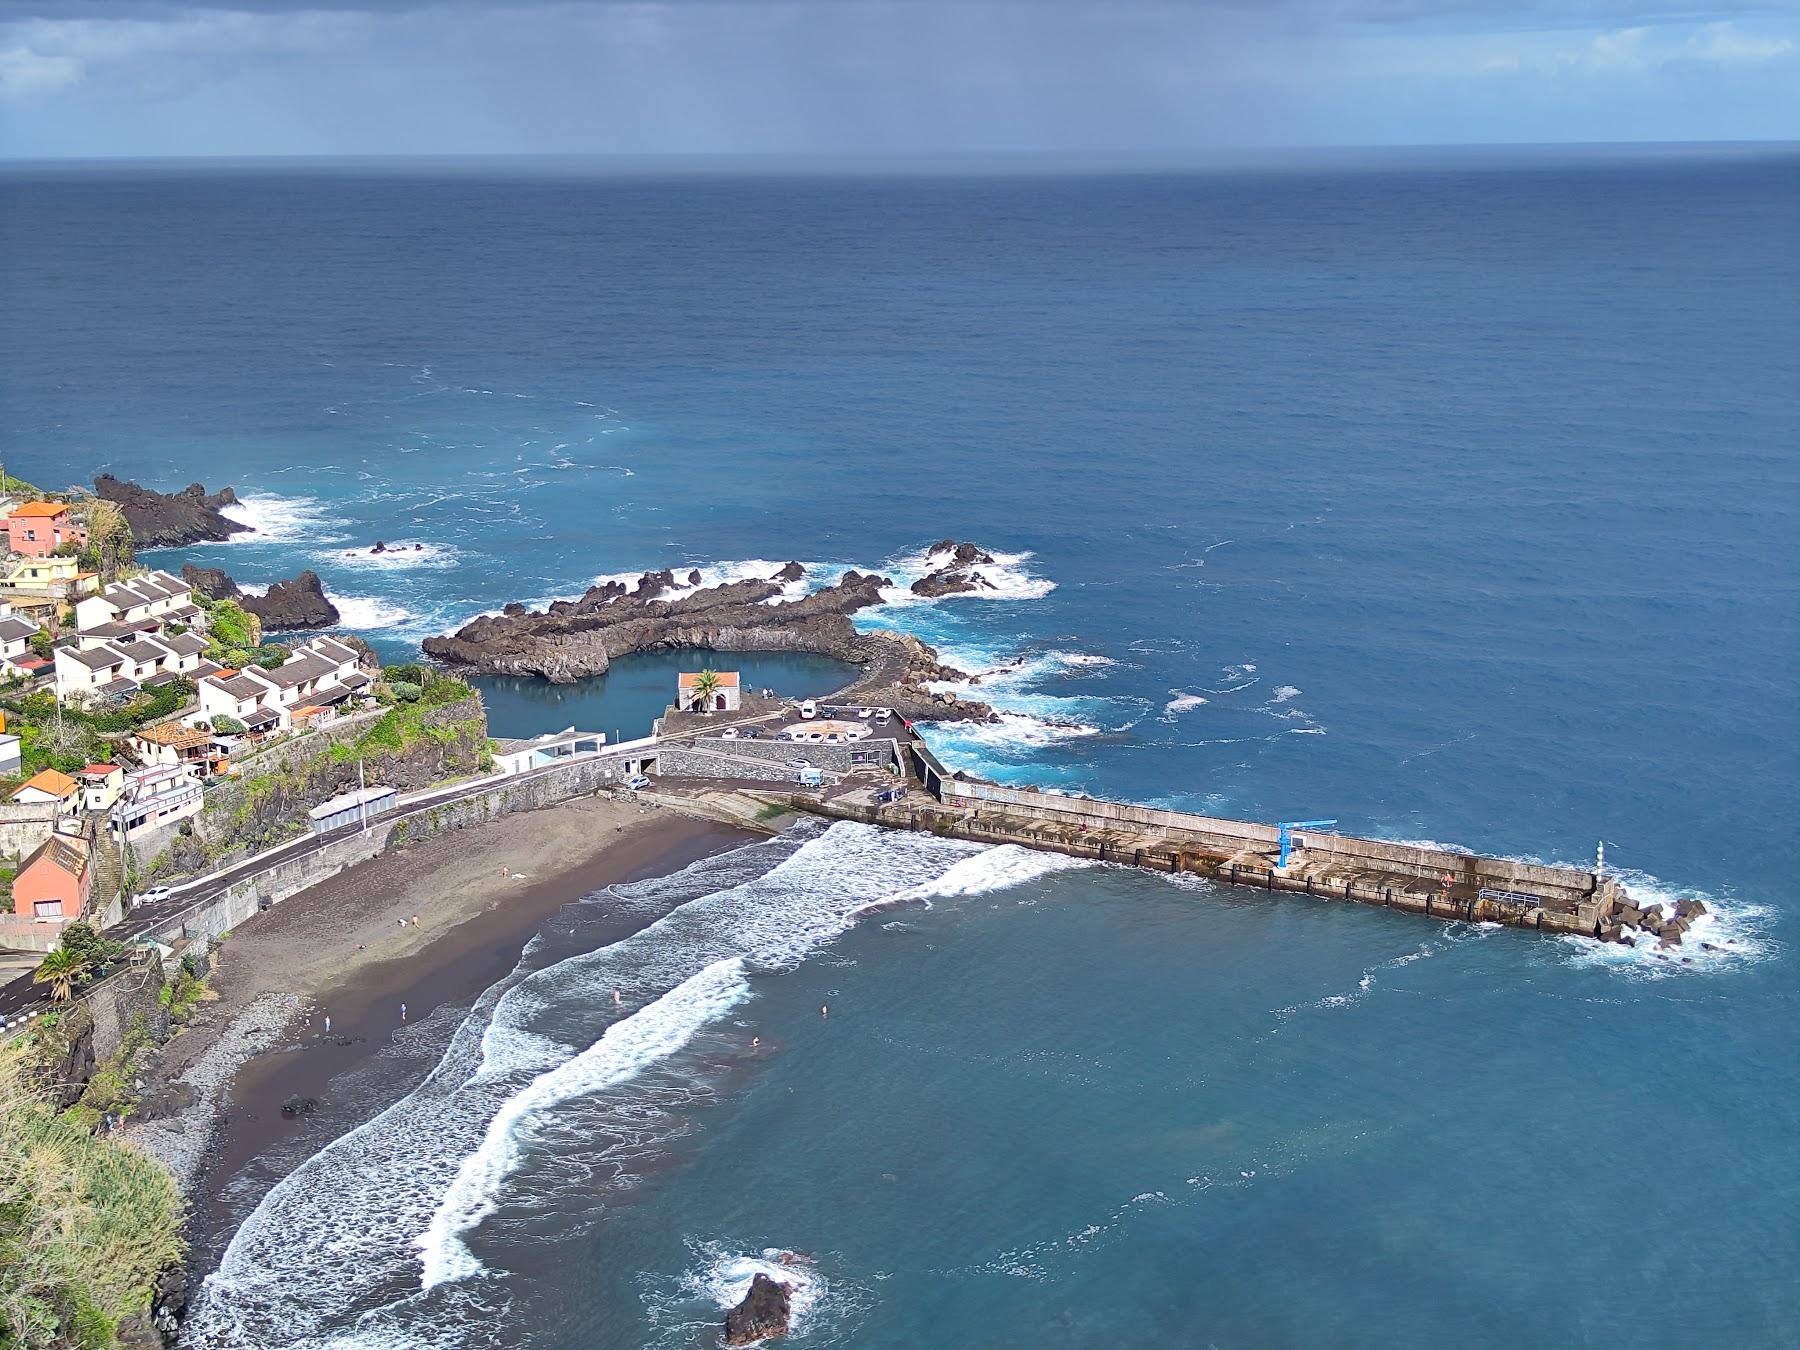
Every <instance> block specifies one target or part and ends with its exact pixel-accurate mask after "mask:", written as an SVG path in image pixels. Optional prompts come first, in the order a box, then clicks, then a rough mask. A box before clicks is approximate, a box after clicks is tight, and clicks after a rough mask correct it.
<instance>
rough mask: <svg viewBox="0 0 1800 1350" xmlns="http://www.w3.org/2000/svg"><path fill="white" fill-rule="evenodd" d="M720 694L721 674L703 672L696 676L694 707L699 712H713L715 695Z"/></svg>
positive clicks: (710, 671)
mask: <svg viewBox="0 0 1800 1350" xmlns="http://www.w3.org/2000/svg"><path fill="white" fill-rule="evenodd" d="M718 692H719V672H718V671H716V670H703V671H701V672H700V673H699V674H698V675H696V676H694V702H693V704H692V707H693V708H694V709H695V710H696V711H698V712H711V711H712V701H713V695H714V694H716V693H718Z"/></svg>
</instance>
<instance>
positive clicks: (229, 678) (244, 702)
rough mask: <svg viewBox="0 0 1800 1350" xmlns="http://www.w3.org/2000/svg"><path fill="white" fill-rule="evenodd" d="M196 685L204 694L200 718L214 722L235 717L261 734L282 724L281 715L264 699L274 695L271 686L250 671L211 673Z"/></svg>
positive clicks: (197, 719) (207, 721)
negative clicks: (226, 673)
mask: <svg viewBox="0 0 1800 1350" xmlns="http://www.w3.org/2000/svg"><path fill="white" fill-rule="evenodd" d="M195 688H196V689H197V690H198V691H199V694H200V711H199V713H198V714H197V715H196V716H195V718H194V720H196V721H203V722H206V723H207V724H209V725H211V724H212V723H213V722H214V721H215V719H217V718H220V717H234V718H236V719H237V720H238V721H240V722H242V723H243V724H244V726H245V728H246V729H247V730H249V731H253V732H257V733H259V734H260V733H264V732H269V731H273V730H275V729H276V728H278V727H280V726H281V725H282V721H281V714H280V713H278V712H276V711H275V709H274V708H272V707H269V706H268V705H267V704H265V703H264V702H263V700H264V699H267V698H270V697H271V693H270V690H269V686H268V685H267V684H266V683H264V682H263V681H261V680H253V679H251V678H250V676H249V675H247V674H242V673H239V674H236V675H208V676H207V677H206V678H205V679H203V680H201V681H200V683H199V684H198V685H196V686H195Z"/></svg>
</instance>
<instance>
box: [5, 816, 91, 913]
mask: <svg viewBox="0 0 1800 1350" xmlns="http://www.w3.org/2000/svg"><path fill="white" fill-rule="evenodd" d="M93 884H94V869H93V868H92V867H90V866H89V865H88V842H87V840H85V839H82V838H79V837H77V836H75V835H68V834H53V835H51V836H50V837H49V838H48V839H46V840H45V841H44V842H43V843H41V844H39V845H38V846H37V848H36V849H34V850H32V853H31V856H30V857H28V858H26V859H25V861H24V862H23V863H22V864H20V866H19V871H18V874H17V875H16V876H14V877H13V913H14V914H17V915H19V916H21V917H23V918H28V919H46V920H48V919H65V920H66V919H78V918H80V917H81V912H82V911H83V910H84V909H86V908H87V901H88V892H89V890H90V889H92V887H93Z"/></svg>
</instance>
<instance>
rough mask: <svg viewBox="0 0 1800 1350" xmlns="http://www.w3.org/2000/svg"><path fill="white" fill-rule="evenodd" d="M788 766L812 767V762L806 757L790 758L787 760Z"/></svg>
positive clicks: (797, 767) (791, 767)
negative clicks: (805, 758)
mask: <svg viewBox="0 0 1800 1350" xmlns="http://www.w3.org/2000/svg"><path fill="white" fill-rule="evenodd" d="M787 767H788V768H790V769H810V768H812V762H811V761H810V760H804V759H790V760H789V761H788V762H787Z"/></svg>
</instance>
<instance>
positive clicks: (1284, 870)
mask: <svg viewBox="0 0 1800 1350" xmlns="http://www.w3.org/2000/svg"><path fill="white" fill-rule="evenodd" d="M881 711H882V710H875V711H874V712H873V713H872V714H871V715H870V716H869V717H865V716H864V712H865V709H864V708H862V707H859V706H856V705H853V704H836V703H834V704H830V705H825V706H817V707H815V708H814V710H813V716H812V717H810V718H807V717H803V716H802V715H801V712H800V710H799V709H798V708H797V707H795V706H794V705H789V704H785V703H782V702H780V701H777V700H758V699H754V698H752V699H749V700H746V701H745V702H744V703H743V704H742V705H740V707H739V708H738V709H737V710H735V711H733V712H731V713H727V714H698V713H694V712H690V711H683V710H681V709H679V708H671V709H670V710H669V712H668V713H666V714H665V716H664V717H663V719H662V721H661V722H659V724H658V727H657V735H656V736H655V737H653V738H652V742H651V743H650V744H649V745H646V746H645V747H644V748H643V749H640V751H639V755H640V760H641V763H642V766H643V767H644V769H645V770H646V772H647V773H649V774H652V775H654V777H655V778H656V779H657V780H659V781H660V782H661V783H663V784H667V785H670V786H676V785H683V784H685V785H687V786H689V787H692V788H713V789H729V790H731V791H734V792H737V793H740V794H744V795H748V796H751V797H754V798H757V799H760V800H763V801H765V802H766V803H768V804H771V805H779V806H784V807H787V808H789V809H791V810H795V811H801V812H806V813H809V814H813V815H818V816H824V817H828V818H831V819H837V820H854V821H861V822H863V823H866V824H870V825H878V826H884V827H887V828H890V829H904V830H917V831H925V832H929V833H931V834H937V835H941V836H944V837H947V838H956V839H966V840H970V841H971V842H975V843H983V844H1017V845H1020V846H1023V847H1025V848H1032V849H1041V850H1045V851H1048V852H1052V853H1062V854H1066V855H1068V856H1071V857H1078V858H1091V859H1094V860H1096V861H1100V862H1108V863H1118V864H1122V865H1127V866H1132V867H1142V868H1147V869H1149V870H1152V871H1158V872H1168V873H1185V874H1189V875H1195V876H1204V877H1208V878H1211V879H1213V880H1215V881H1218V882H1221V883H1223V884H1227V885H1234V886H1244V887H1253V888H1255V889H1257V890H1261V891H1265V892H1271V893H1280V894H1294V895H1308V896H1312V897H1315V898H1317V899H1322V900H1339V901H1350V902H1355V903H1358V904H1365V905H1377V906H1381V907H1383V908H1387V909H1394V910H1399V911H1401V912H1403V913H1408V914H1418V915H1421V916H1425V917H1429V918H1433V919H1440V920H1442V919H1457V920H1464V921H1467V922H1471V923H1498V924H1506V925H1509V926H1512V927H1518V928H1532V929H1538V930H1541V931H1543V932H1546V933H1556V934H1574V935H1578V936H1582V937H1590V938H1595V939H1599V940H1603V941H1613V942H1626V943H1631V944H1633V945H1636V944H1638V943H1640V942H1648V943H1653V944H1655V945H1657V946H1659V947H1662V948H1671V947H1678V946H1680V945H1681V943H1682V940H1683V938H1684V936H1685V935H1686V933H1687V932H1688V930H1689V928H1690V927H1691V926H1692V924H1693V922H1694V920H1695V919H1697V918H1699V917H1700V916H1701V915H1703V914H1705V913H1706V906H1705V905H1704V903H1703V902H1701V901H1699V900H1682V901H1679V902H1677V903H1676V905H1675V906H1674V908H1673V910H1671V911H1665V910H1664V909H1663V907H1662V906H1661V905H1660V904H1647V905H1640V904H1639V903H1637V902H1636V901H1635V900H1634V899H1633V897H1632V896H1631V895H1630V893H1629V892H1628V890H1627V889H1626V887H1625V886H1624V885H1623V884H1622V883H1621V882H1620V881H1619V879H1618V878H1617V877H1616V876H1612V875H1609V874H1607V873H1606V872H1605V871H1604V870H1602V867H1601V866H1600V864H1599V861H1598V859H1597V860H1596V866H1595V867H1594V868H1593V869H1583V868H1576V867H1551V866H1546V865H1544V864H1541V863H1533V862H1524V861H1520V860H1518V859H1514V858H1496V857H1488V856H1484V855H1481V854H1475V853H1461V852H1452V851H1449V850H1445V849H1435V848H1423V847H1419V846H1416V845H1411V844H1397V843H1392V842H1389V841H1386V840H1380V839H1364V838H1359V837H1357V836H1354V835H1346V834H1337V833H1333V832H1331V831H1329V830H1328V829H1322V828H1316V827H1307V826H1298V825H1281V824H1264V823H1257V822H1252V821H1241V820H1227V819H1223V818H1220V817H1216V816H1203V815H1197V814H1194V813H1191V812H1186V811H1169V810H1163V809H1161V808H1157V807H1150V806H1139V805H1134V804H1131V803H1128V802H1112V801H1101V800H1097V799H1095V798H1092V797H1085V796H1078V795H1072V794H1068V793H1062V792H1056V791H1044V790H1040V789H1037V788H1016V787H1008V786H1005V785H1004V784H1000V783H989V782H983V781H979V780H977V779H974V778H971V777H970V776H968V775H966V774H958V773H952V772H951V771H949V770H948V769H946V768H945V767H944V765H943V764H942V763H941V762H940V761H939V760H938V758H937V756H936V755H935V754H933V753H932V751H931V749H930V747H929V746H927V745H926V743H925V741H924V740H923V739H922V738H921V737H920V735H919V733H918V731H917V729H916V728H915V727H914V726H913V725H912V724H911V723H909V722H907V721H906V720H905V719H902V718H899V717H898V716H893V715H890V716H889V718H888V719H887V720H885V721H883V720H880V714H881ZM822 728H825V730H821V729H822ZM852 728H853V729H854V730H849V729H852ZM827 738H829V739H827ZM802 763H803V764H804V767H796V766H798V765H801V764H802Z"/></svg>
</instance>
